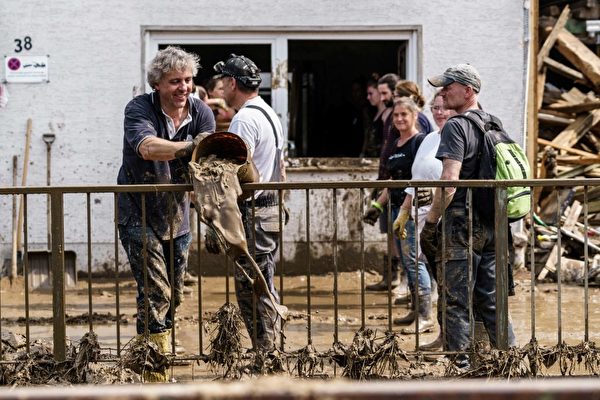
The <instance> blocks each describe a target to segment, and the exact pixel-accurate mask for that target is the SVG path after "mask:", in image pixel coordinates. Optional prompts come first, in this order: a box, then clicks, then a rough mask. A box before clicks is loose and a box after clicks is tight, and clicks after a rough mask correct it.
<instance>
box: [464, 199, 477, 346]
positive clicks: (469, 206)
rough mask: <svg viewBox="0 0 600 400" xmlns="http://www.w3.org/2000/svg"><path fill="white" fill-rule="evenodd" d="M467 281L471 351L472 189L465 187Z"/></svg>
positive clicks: (473, 333) (472, 327)
mask: <svg viewBox="0 0 600 400" xmlns="http://www.w3.org/2000/svg"><path fill="white" fill-rule="evenodd" d="M466 201H467V203H466V206H467V235H468V243H467V282H468V286H467V287H468V296H469V302H468V313H469V331H470V332H469V336H470V338H471V351H472V352H475V351H476V349H475V318H474V317H473V289H474V286H475V282H473V279H474V274H473V272H474V271H473V207H472V205H473V190H472V189H471V188H467V200H466Z"/></svg>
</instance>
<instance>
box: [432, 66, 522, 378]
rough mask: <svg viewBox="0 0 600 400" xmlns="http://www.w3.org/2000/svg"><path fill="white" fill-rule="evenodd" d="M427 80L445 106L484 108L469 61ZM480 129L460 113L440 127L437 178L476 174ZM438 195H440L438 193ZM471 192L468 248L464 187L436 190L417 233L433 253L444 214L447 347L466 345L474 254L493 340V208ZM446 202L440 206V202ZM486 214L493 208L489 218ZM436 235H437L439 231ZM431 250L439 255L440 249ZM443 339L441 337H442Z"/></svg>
mask: <svg viewBox="0 0 600 400" xmlns="http://www.w3.org/2000/svg"><path fill="white" fill-rule="evenodd" d="M428 81H429V83H430V84H431V85H432V86H434V87H441V88H442V89H441V92H440V94H441V96H442V98H443V100H444V107H445V108H447V109H451V110H454V111H456V112H457V113H458V114H463V115H464V114H469V115H471V116H474V117H476V118H478V119H479V120H481V121H483V118H486V115H487V114H486V113H484V112H483V111H482V110H480V108H479V106H478V95H479V91H480V90H481V78H480V76H479V73H478V72H477V70H476V69H475V68H474V67H473V66H471V65H469V64H458V65H456V66H454V67H450V68H448V69H447V70H446V71H444V73H443V74H441V75H438V76H434V77H432V78H430V79H429V80H428ZM482 143H483V133H482V132H481V131H479V130H478V128H477V127H476V126H475V125H474V124H473V123H472V122H471V121H469V120H468V119H467V118H464V117H461V116H460V115H458V116H455V117H452V118H450V119H448V121H447V122H446V124H445V125H444V127H443V129H442V132H441V139H440V145H439V148H438V151H437V154H436V157H437V158H438V159H440V160H441V161H442V165H443V169H442V176H441V179H442V180H459V179H478V171H479V169H480V162H483V160H482V159H480V157H479V153H480V146H481V144H482ZM442 196H443V197H444V198H443V199H442ZM477 201H478V199H477V196H476V194H475V192H474V193H473V204H472V207H471V208H472V209H473V229H472V234H473V247H472V254H471V255H469V254H468V239H469V236H468V235H469V231H468V224H467V215H468V213H467V207H468V206H469V205H467V188H453V187H446V188H444V189H441V188H440V189H438V190H436V194H435V196H434V201H433V204H432V207H431V210H430V211H429V214H428V215H427V218H426V223H425V226H424V228H423V231H422V233H421V246H422V248H423V251H424V252H427V251H429V252H430V253H435V252H436V251H435V250H434V249H436V248H437V249H441V247H442V246H441V244H440V245H436V244H434V243H435V241H436V236H437V235H436V232H437V225H438V221H439V219H440V216H441V214H442V212H443V213H444V214H445V218H446V224H445V231H446V232H445V235H444V240H445V249H446V257H445V258H446V266H445V267H446V269H445V285H446V288H445V290H446V301H447V308H446V330H447V332H448V335H444V336H445V337H446V340H447V343H446V350H449V351H465V350H467V348H468V347H469V344H470V342H471V340H470V320H469V282H468V276H469V275H468V271H469V262H468V257H472V259H473V280H474V282H473V285H474V288H473V310H474V312H475V313H476V314H477V315H478V316H479V317H481V318H482V319H483V323H484V325H485V327H486V330H487V332H488V335H489V337H490V341H491V344H492V345H493V346H495V345H496V297H495V296H496V282H495V281H496V275H495V271H496V261H495V242H494V240H495V235H494V228H495V227H494V220H493V213H489V212H488V213H485V212H482V211H480V210H481V209H484V208H485V207H481V206H482V205H481V204H476V203H477ZM444 205H445V207H444ZM488 214H492V218H490V217H489V215H488ZM438 239H440V238H439V237H438ZM436 256H437V257H438V258H441V250H439V251H437V254H436ZM508 335H509V343H510V344H513V343H514V342H515V339H514V333H513V331H512V325H510V324H509V333H508ZM446 340H445V341H446ZM456 364H457V366H458V367H460V368H463V367H469V365H470V364H469V359H468V357H467V356H465V355H462V356H459V357H458V358H457V360H456Z"/></svg>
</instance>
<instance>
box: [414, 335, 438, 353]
mask: <svg viewBox="0 0 600 400" xmlns="http://www.w3.org/2000/svg"><path fill="white" fill-rule="evenodd" d="M442 346H443V343H442V332H441V331H440V333H439V334H438V335H437V337H436V338H435V340H434V341H433V342H430V343H425V344H422V345H420V346H419V350H421V351H438V350H441V349H442Z"/></svg>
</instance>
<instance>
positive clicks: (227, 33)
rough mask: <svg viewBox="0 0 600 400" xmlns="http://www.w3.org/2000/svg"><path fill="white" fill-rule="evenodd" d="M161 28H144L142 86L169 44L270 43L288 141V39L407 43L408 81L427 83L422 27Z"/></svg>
mask: <svg viewBox="0 0 600 400" xmlns="http://www.w3.org/2000/svg"><path fill="white" fill-rule="evenodd" d="M234 29H235V30H232V27H231V26H209V27H207V26H162V25H143V26H142V27H141V38H142V48H141V60H140V61H141V63H140V64H141V68H140V83H141V86H140V87H146V91H149V90H150V89H151V88H150V87H149V86H148V85H147V84H146V82H145V76H146V66H147V65H148V63H149V62H150V60H151V58H152V57H153V56H154V54H156V52H157V51H158V49H159V46H160V45H164V44H182V45H186V44H197V45H203V44H209V45H210V44H239V43H243V44H268V45H270V46H271V105H272V107H273V109H274V110H275V112H276V113H277V115H278V116H279V118H280V119H281V124H282V126H283V130H284V137H285V139H286V141H287V138H288V123H289V110H288V88H287V71H288V40H319V39H321V40H405V41H407V43H408V44H407V46H406V79H408V80H412V81H415V82H417V83H419V84H420V85H422V82H421V81H422V79H423V72H422V71H423V68H422V66H423V44H422V43H423V34H422V26H421V25H387V26H381V25H377V26H375V25H361V26H302V27H295V26H236V27H235V28H234Z"/></svg>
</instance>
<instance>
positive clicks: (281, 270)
mask: <svg viewBox="0 0 600 400" xmlns="http://www.w3.org/2000/svg"><path fill="white" fill-rule="evenodd" d="M277 206H278V209H277V211H278V214H279V218H278V220H279V233H278V234H277V238H278V242H279V243H278V244H279V303H280V304H284V302H283V295H284V293H283V277H284V275H285V260H284V258H283V226H284V224H283V217H284V210H283V192H282V190H281V189H280V190H278V191H277ZM273 279H275V277H273ZM273 286H275V282H273ZM279 324H280V329H281V332H283V325H284V324H285V321H284V320H283V319H281V318H280V320H279ZM279 346H280V348H281V351H284V349H285V341H284V337H283V335H280V344H279Z"/></svg>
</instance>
